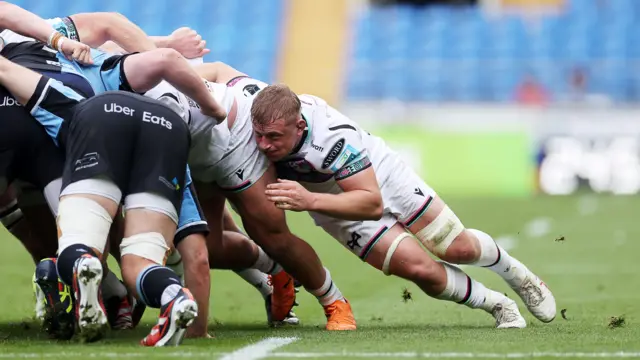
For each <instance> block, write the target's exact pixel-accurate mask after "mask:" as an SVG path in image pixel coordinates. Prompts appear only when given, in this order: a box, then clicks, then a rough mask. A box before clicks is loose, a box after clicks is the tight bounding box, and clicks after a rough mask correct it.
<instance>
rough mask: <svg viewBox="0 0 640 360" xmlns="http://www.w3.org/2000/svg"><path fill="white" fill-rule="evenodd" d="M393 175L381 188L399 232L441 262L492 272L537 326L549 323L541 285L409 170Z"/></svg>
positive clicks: (548, 302) (551, 310) (546, 293)
mask: <svg viewBox="0 0 640 360" xmlns="http://www.w3.org/2000/svg"><path fill="white" fill-rule="evenodd" d="M397 171H398V172H399V173H397V174H396V175H397V176H393V180H390V183H389V184H385V185H384V186H383V189H382V190H383V197H385V199H391V200H390V201H389V202H390V203H392V207H394V208H396V210H397V212H398V213H399V214H401V220H402V222H403V224H404V225H405V227H407V228H408V229H409V231H411V232H412V233H413V234H415V235H416V237H417V238H418V239H419V240H420V242H421V243H422V244H423V245H424V246H425V247H427V248H428V249H429V250H430V251H431V252H432V253H434V254H435V255H436V256H438V257H439V258H441V259H442V260H444V261H447V262H450V263H454V264H469V265H476V266H480V267H485V268H488V269H490V270H492V271H493V272H495V273H496V274H498V275H499V276H501V277H502V278H503V279H504V280H505V281H506V282H507V283H508V284H509V286H510V287H511V288H512V289H513V290H514V291H515V292H516V293H517V294H518V295H519V296H520V297H521V298H522V300H523V301H524V303H525V304H526V306H527V308H528V309H529V311H530V312H531V313H532V314H533V315H534V316H535V317H536V318H538V319H539V320H541V321H543V322H550V321H552V320H553V319H554V317H555V314H556V304H555V299H554V297H553V294H552V293H551V291H550V290H549V288H548V287H547V285H546V284H544V283H543V282H542V281H541V280H540V279H539V278H538V277H537V276H536V275H535V274H534V273H532V272H531V271H530V270H529V269H528V268H527V267H526V266H525V265H523V264H522V263H521V262H519V261H518V260H517V259H515V258H514V257H512V256H510V255H509V254H508V253H507V252H506V251H505V250H504V249H503V248H501V247H500V246H499V245H498V244H496V243H495V241H494V240H493V238H491V236H489V235H488V234H486V233H484V232H482V231H480V230H475V229H466V228H465V227H464V225H463V224H462V222H461V221H460V220H459V219H458V217H457V216H456V215H455V214H454V213H453V211H452V210H451V209H450V208H449V207H448V206H447V204H445V202H444V201H443V200H442V199H441V198H440V197H438V196H437V195H436V194H435V193H434V192H433V190H431V189H430V188H429V187H428V186H427V185H426V184H425V183H424V182H423V181H422V180H421V179H420V178H419V177H418V176H417V175H416V174H415V173H414V172H413V171H412V170H411V169H408V168H406V167H404V168H403V169H398V170H397ZM407 189H409V191H407ZM411 189H414V191H413V192H412V191H410V190H411ZM385 203H386V201H385Z"/></svg>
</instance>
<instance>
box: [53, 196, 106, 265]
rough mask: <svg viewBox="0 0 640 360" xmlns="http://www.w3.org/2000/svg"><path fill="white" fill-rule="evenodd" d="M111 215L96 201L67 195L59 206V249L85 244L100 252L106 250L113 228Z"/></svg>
mask: <svg viewBox="0 0 640 360" xmlns="http://www.w3.org/2000/svg"><path fill="white" fill-rule="evenodd" d="M111 223H112V220H111V216H110V215H109V213H108V212H107V210H106V209H105V208H104V207H102V206H101V205H100V204H98V203H97V202H96V201H94V200H91V199H88V198H84V197H79V196H67V197H64V198H63V199H62V200H60V205H59V206H58V232H59V241H58V250H59V252H61V251H62V250H64V249H65V248H67V247H69V246H71V245H74V244H83V245H86V246H89V247H91V248H93V249H96V250H98V251H99V252H103V251H104V247H105V246H106V244H107V237H108V236H109V229H110V228H111Z"/></svg>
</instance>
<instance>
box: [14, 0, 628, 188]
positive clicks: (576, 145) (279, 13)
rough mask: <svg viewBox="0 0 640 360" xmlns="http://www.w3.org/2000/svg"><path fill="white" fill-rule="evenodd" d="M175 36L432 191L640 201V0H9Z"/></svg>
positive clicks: (49, 12) (48, 13)
mask: <svg viewBox="0 0 640 360" xmlns="http://www.w3.org/2000/svg"><path fill="white" fill-rule="evenodd" d="M14 2H15V3H17V4H18V5H21V6H23V7H25V8H27V9H29V10H31V11H33V12H35V13H37V14H39V15H40V16H42V17H56V16H66V15H70V14H74V13H78V12H90V11H118V12H120V13H122V14H124V15H125V16H127V17H128V18H129V19H131V20H133V21H134V22H135V23H137V24H138V25H139V26H140V27H142V28H143V29H144V30H145V31H146V32H147V33H148V34H149V35H168V34H169V33H171V32H172V31H173V30H175V29H176V28H178V27H181V26H189V27H192V28H194V29H196V30H197V31H198V32H200V33H201V34H202V36H203V38H204V39H206V40H207V41H208V45H209V47H210V48H211V50H212V52H211V54H209V55H208V56H207V57H206V58H205V60H206V61H215V60H221V61H224V62H227V63H229V64H231V65H233V66H235V67H236V68H238V69H239V70H241V71H243V72H245V73H248V74H249V75H251V76H253V77H255V78H258V79H261V80H264V81H268V82H284V83H287V84H289V85H290V86H291V87H292V88H293V89H294V90H295V91H298V92H301V93H302V92H304V93H311V94H314V95H318V96H321V97H323V98H325V99H326V100H327V101H329V103H330V104H332V105H334V106H335V107H337V108H338V109H340V110H341V111H343V112H344V113H346V114H347V115H349V116H351V117H352V118H353V119H354V120H356V121H358V122H360V123H361V124H363V125H364V126H365V127H366V128H367V129H368V130H369V131H371V132H372V133H375V134H377V135H380V136H382V137H383V138H385V139H386V140H387V142H388V143H389V144H390V145H391V146H392V147H393V148H395V149H396V150H397V151H399V152H401V153H403V154H404V156H405V158H406V159H407V161H408V162H410V163H411V164H412V165H413V166H414V168H415V169H416V170H417V171H418V172H419V173H420V174H422V175H423V176H424V177H425V178H426V179H427V181H428V182H429V183H430V184H431V185H432V186H433V187H434V188H435V189H436V190H438V191H439V192H440V193H444V194H447V195H449V194H451V195H462V196H472V195H478V196H492V197H493V196H509V197H513V196H517V197H527V196H531V195H534V194H552V195H569V194H574V193H583V192H597V193H607V194H617V195H632V194H636V193H638V192H639V191H640V141H639V140H640V107H638V101H639V100H640V72H639V71H638V70H639V66H640V62H639V61H638V60H639V59H640V46H639V45H640V32H639V31H634V30H635V25H636V23H637V21H638V20H640V1H638V0H475V1H474V0H466V1H465V0H450V1H445V0H441V1H433V0H431V1H427V0H413V1H409V0H405V1H400V0H395V1H394V0H182V1H180V2H177V1H173V0H154V1H153V2H152V1H144V0H108V1H104V0H75V1H73V0H67V1H57V0H22V1H14Z"/></svg>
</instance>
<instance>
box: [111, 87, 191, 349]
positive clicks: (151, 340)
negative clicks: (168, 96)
mask: <svg viewBox="0 0 640 360" xmlns="http://www.w3.org/2000/svg"><path fill="white" fill-rule="evenodd" d="M105 95H106V94H105ZM110 96H112V97H113V99H112V101H111V102H113V103H116V104H119V105H120V106H122V107H123V108H125V107H127V108H129V109H130V111H129V112H130V113H137V114H138V116H137V117H136V118H135V120H134V122H135V123H136V125H137V126H138V131H137V136H136V141H135V144H136V146H135V149H134V151H133V152H131V153H130V156H131V158H132V159H131V164H130V167H129V169H128V180H127V185H126V189H127V195H126V197H125V205H124V209H125V233H124V236H125V237H124V239H122V242H121V244H120V254H121V257H122V259H121V263H122V278H123V280H124V282H125V284H126V285H127V287H128V288H129V291H130V292H131V293H134V294H136V296H137V298H138V299H139V300H141V301H142V302H143V303H145V304H146V305H147V306H148V307H152V308H159V309H160V316H159V319H158V322H157V324H156V326H154V328H153V329H152V331H151V333H150V334H149V335H148V336H147V337H145V338H144V339H143V340H142V341H141V344H142V345H144V346H165V345H178V344H179V343H180V342H181V341H182V339H183V338H184V335H185V333H186V328H187V327H188V326H189V325H191V324H192V323H193V321H194V319H195V318H196V317H197V315H198V313H197V312H198V306H197V304H196V301H195V299H194V298H193V296H192V295H191V293H190V291H189V290H188V289H187V288H185V287H183V286H182V283H181V280H180V277H179V276H178V275H177V274H176V273H175V272H173V271H172V270H171V269H169V268H168V267H166V266H164V263H165V261H166V257H167V255H168V251H169V249H170V248H172V247H173V238H174V235H175V233H176V229H177V224H178V211H179V209H180V204H181V202H182V199H183V194H184V187H185V176H186V163H187V157H188V152H189V130H188V128H187V125H186V124H185V123H184V122H183V121H182V119H181V118H180V117H179V116H178V115H177V114H176V113H174V112H173V111H172V110H171V109H169V108H168V107H166V106H164V105H162V104H160V103H159V102H158V101H155V100H151V99H148V98H144V97H142V96H139V95H134V94H126V93H111V95H110ZM123 112H125V113H126V112H127V111H123ZM143 114H144V115H143ZM143 119H149V121H143ZM130 121H131V119H130Z"/></svg>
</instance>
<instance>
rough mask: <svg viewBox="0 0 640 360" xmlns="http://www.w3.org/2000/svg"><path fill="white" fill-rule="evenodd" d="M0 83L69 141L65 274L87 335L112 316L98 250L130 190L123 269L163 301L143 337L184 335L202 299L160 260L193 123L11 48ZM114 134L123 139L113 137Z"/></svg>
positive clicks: (62, 224)
mask: <svg viewBox="0 0 640 360" xmlns="http://www.w3.org/2000/svg"><path fill="white" fill-rule="evenodd" d="M198 81H199V80H198ZM0 83H1V84H2V85H3V86H5V87H6V88H7V89H8V90H9V91H11V93H12V94H13V95H14V97H15V98H16V99H17V100H18V101H19V102H20V103H21V104H25V107H26V108H27V110H28V111H30V113H31V114H33V116H34V117H35V118H36V119H37V120H38V121H39V122H40V123H41V124H42V125H43V126H44V127H45V129H47V130H48V132H49V134H50V135H51V136H52V138H53V140H54V141H55V142H56V143H58V144H59V145H61V146H62V147H64V148H65V150H66V160H65V167H64V174H63V185H62V192H61V195H60V203H59V208H58V229H59V233H60V240H59V247H60V250H59V256H58V261H57V267H58V275H59V276H60V278H61V279H62V280H63V281H65V282H66V283H68V284H73V290H74V297H75V299H76V316H77V320H78V325H79V328H80V331H81V335H83V336H84V337H85V339H86V340H88V341H95V340H97V339H99V338H100V337H101V336H102V335H103V330H104V326H105V325H106V322H107V319H106V314H105V311H104V307H103V304H102V299H101V294H100V283H101V281H102V271H103V269H102V263H101V261H100V259H99V258H100V257H101V256H102V253H103V252H104V249H105V245H106V240H107V235H108V232H109V228H110V226H111V222H112V220H113V218H114V217H115V215H116V212H117V210H118V206H119V204H120V200H121V198H122V197H124V202H125V207H124V209H125V212H126V218H125V236H127V237H126V238H125V239H123V241H122V244H121V252H122V274H123V279H124V281H125V283H126V284H127V285H128V286H129V287H130V288H135V289H136V293H137V295H138V297H140V298H141V299H145V300H146V301H145V302H146V303H147V305H149V306H151V307H159V308H161V315H160V318H159V321H158V324H157V325H156V326H155V327H154V328H153V329H152V331H151V333H150V334H149V335H148V336H147V337H145V338H144V339H143V340H142V342H141V343H142V344H143V345H145V346H163V345H167V344H173V345H177V344H179V343H180V342H181V340H182V338H183V336H184V333H185V331H186V327H187V326H189V325H190V324H191V322H192V321H193V319H194V318H195V317H196V316H197V309H198V308H197V304H196V302H195V301H194V299H193V297H192V295H191V294H190V292H189V290H187V289H186V288H184V287H182V286H181V284H180V279H179V277H178V276H177V275H176V274H175V273H174V272H173V271H171V270H170V269H168V268H166V267H164V266H163V265H162V264H163V263H164V260H165V258H166V255H167V252H168V250H169V247H170V245H171V242H172V239H173V235H174V233H175V231H176V227H177V223H178V211H179V210H178V209H179V208H180V203H181V201H182V194H183V191H182V188H183V187H184V181H185V176H186V172H185V169H186V161H187V157H188V153H189V142H190V136H189V129H188V127H187V125H186V124H185V123H184V122H183V121H182V119H180V117H179V116H177V115H176V114H175V113H174V112H173V111H171V109H170V108H168V107H167V106H166V105H164V104H162V103H160V102H157V101H154V100H152V99H148V98H145V97H142V96H140V95H135V94H131V93H128V92H121V91H116V92H106V93H104V94H100V95H97V96H95V97H93V98H91V99H89V100H85V99H84V98H83V97H82V96H81V95H79V94H78V93H77V92H75V91H73V90H72V89H71V88H69V87H65V86H64V85H62V83H60V82H59V81H56V80H53V79H50V78H48V77H46V76H42V75H40V74H38V73H36V72H34V71H31V70H29V69H27V68H25V67H22V66H20V65H17V64H15V63H12V62H10V61H8V60H7V59H5V58H3V57H0ZM114 136H115V137H117V138H118V139H119V141H118V142H117V143H114V142H113V141H110V139H113V137H114Z"/></svg>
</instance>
